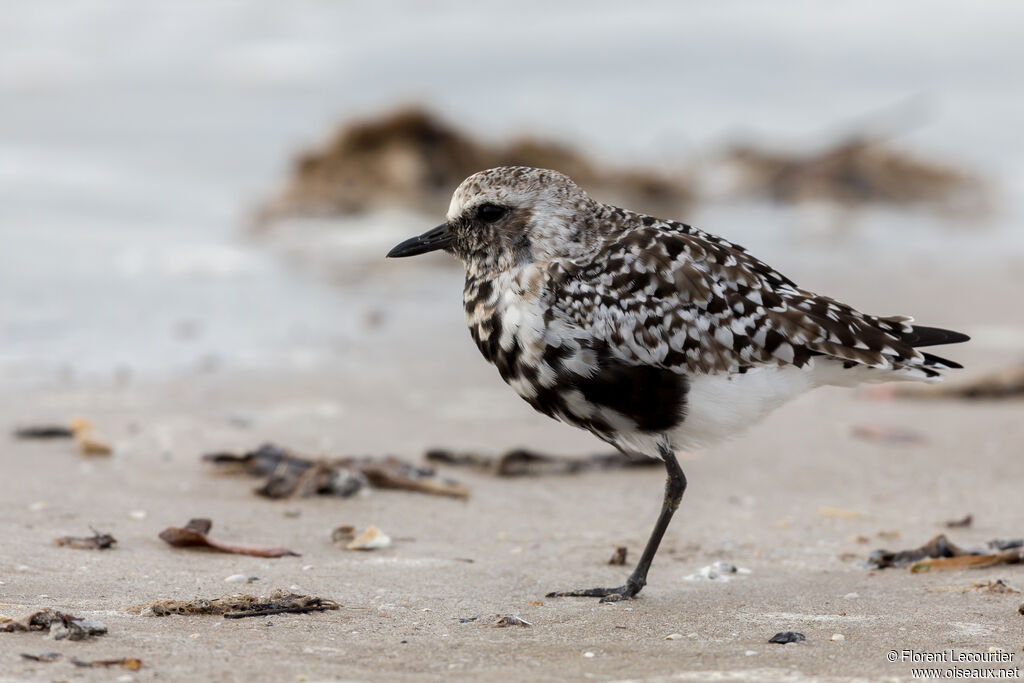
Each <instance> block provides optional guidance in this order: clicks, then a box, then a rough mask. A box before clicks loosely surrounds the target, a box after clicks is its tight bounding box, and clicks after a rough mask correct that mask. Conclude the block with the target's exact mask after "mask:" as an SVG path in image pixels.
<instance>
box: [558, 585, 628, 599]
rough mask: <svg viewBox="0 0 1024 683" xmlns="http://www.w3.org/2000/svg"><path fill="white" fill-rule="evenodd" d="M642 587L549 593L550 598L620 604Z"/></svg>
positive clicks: (625, 586) (626, 586) (586, 589)
mask: <svg viewBox="0 0 1024 683" xmlns="http://www.w3.org/2000/svg"><path fill="white" fill-rule="evenodd" d="M640 588H641V587H640V586H637V585H635V584H631V583H627V584H626V585H624V586H619V587H617V588H584V589H582V590H575V591H554V592H552V593H548V594H547V596H546V597H549V598H601V602H618V601H620V600H629V599H630V598H632V597H634V596H635V595H636V594H637V593H639V592H640Z"/></svg>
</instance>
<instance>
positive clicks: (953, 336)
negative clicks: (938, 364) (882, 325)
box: [900, 325, 971, 367]
mask: <svg viewBox="0 0 1024 683" xmlns="http://www.w3.org/2000/svg"><path fill="white" fill-rule="evenodd" d="M970 339H971V338H970V337H968V336H967V335H966V334H963V333H961V332H954V331H953V330H944V329H942V328H941V327H925V326H923V325H914V328H913V330H911V331H910V332H905V333H904V334H902V335H900V341H902V342H903V343H904V344H909V345H910V346H914V347H918V346H938V345H940V344H960V343H962V342H965V341H970ZM925 356H926V357H927V354H925ZM932 357H933V358H934V357H935V356H932ZM939 360H942V359H941V358H940V359H939ZM942 362H943V363H949V362H950V361H942ZM952 367H960V366H959V365H956V364H955V363H954V364H953V366H952Z"/></svg>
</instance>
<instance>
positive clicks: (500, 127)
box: [0, 0, 1024, 382]
mask: <svg viewBox="0 0 1024 683" xmlns="http://www.w3.org/2000/svg"><path fill="white" fill-rule="evenodd" d="M0 16H2V17H3V20H2V21H0V378H3V379H5V380H6V381H8V382H11V381H39V380H46V379H48V378H52V377H55V376H57V374H58V373H59V372H60V370H61V368H73V369H74V371H75V372H76V373H78V374H84V375H95V374H99V375H103V374H105V373H110V372H113V371H114V370H115V369H117V368H129V369H131V370H133V371H136V372H141V373H144V374H151V373H154V372H165V371H179V370H181V369H184V368H190V367H196V365H197V364H204V363H206V364H209V363H212V362H213V361H211V360H210V359H213V358H216V359H219V361H217V362H219V363H222V364H227V365H240V364H241V365H245V364H252V363H256V364H269V365H273V364H277V363H281V362H296V363H311V364H314V363H316V362H323V361H324V360H328V361H329V359H330V357H331V353H332V352H330V351H326V352H325V351H324V349H337V348H338V346H339V345H342V346H343V345H344V343H345V340H346V339H348V338H350V337H351V336H352V335H354V334H356V333H357V332H356V326H357V324H358V322H357V321H358V319H359V316H360V315H361V314H362V311H363V310H364V309H365V307H366V305H367V304H366V296H367V293H366V292H362V293H360V292H358V291H337V290H332V289H329V288H326V287H324V286H323V285H322V284H320V283H319V282H317V281H314V280H313V279H312V278H309V277H306V276H304V275H303V274H302V273H300V272H296V271H294V270H290V269H289V268H288V267H287V266H285V265H283V264H282V263H280V262H279V260H278V259H277V258H276V257H275V256H274V255H272V254H270V253H267V252H265V251H264V250H261V249H260V248H258V247H256V246H253V245H250V244H247V243H246V242H245V241H244V240H242V239H241V236H240V233H241V225H242V223H243V222H244V221H243V219H244V217H245V213H246V211H247V209H248V208H249V207H251V206H252V204H253V203H254V202H255V200H256V199H257V198H258V197H260V196H262V195H263V194H264V193H265V192H266V191H267V190H268V189H269V188H272V187H273V186H274V185H275V183H276V182H277V181H278V180H279V179H280V178H281V177H283V175H284V174H285V173H286V172H287V163H288V159H289V158H290V157H291V155H292V154H293V153H294V151H295V150H296V149H297V148H299V147H302V146H306V145H309V144H312V143H315V142H316V141H318V140H320V139H321V138H322V137H323V136H324V135H325V134H326V133H327V132H329V131H330V130H331V128H332V126H333V125H334V124H335V123H336V121H337V120H339V119H340V118H343V117H348V116H352V115H355V114H365V113H368V112H372V111H375V110H378V109H380V108H382V107H385V106H387V105H390V104H393V103H396V102H410V101H424V102H427V103H429V104H431V105H432V106H435V107H436V108H438V109H439V110H440V111H442V112H444V113H445V114H446V115H448V116H450V117H451V118H453V119H454V120H456V121H459V122H461V123H464V124H465V125H467V126H468V127H469V128H470V129H472V130H476V131H479V132H480V133H482V134H484V135H487V136H494V137H497V136H502V135H507V134H510V133H515V132H522V131H530V132H539V133H541V134H545V135H550V136H553V137H559V138H563V139H566V140H569V141H572V142H575V143H577V144H580V145H583V146H586V147H587V148H588V149H590V150H592V151H593V153H594V154H596V155H597V156H599V157H602V158H606V159H615V160H617V161H636V160H647V161H666V160H672V161H675V162H678V160H680V159H686V158H689V157H692V156H693V155H696V154H699V153H700V152H701V151H703V150H706V149H708V148H710V147H711V146H713V145H714V144H717V143H719V142H722V141H724V140H726V139H727V138H729V137H730V136H732V135H733V134H734V133H736V132H737V131H748V132H757V131H760V132H763V133H768V134H771V135H772V136H775V137H777V139H779V140H781V141H784V142H792V143H801V144H813V143H815V142H821V141H824V140H826V139H828V138H829V137H830V136H831V135H833V134H834V133H835V132H837V131H839V132H841V131H842V130H843V124H844V122H851V121H853V122H855V121H856V119H857V117H858V116H860V115H861V114H868V113H870V112H872V111H876V110H878V109H879V108H884V107H886V106H889V105H891V104H893V103H896V102H900V101H902V100H904V99H905V98H907V97H908V96H916V97H920V98H923V99H922V101H923V102H924V103H925V109H926V110H927V111H928V112H929V115H928V117H927V122H926V123H927V125H923V126H920V127H913V126H911V129H910V130H909V131H908V132H906V133H905V134H904V135H903V136H902V141H903V142H905V143H906V144H907V145H908V146H912V147H916V148H920V149H922V150H926V151H928V152H929V153H937V154H940V155H943V156H947V157H949V158H952V159H953V160H962V161H963V162H964V163H965V164H967V165H969V166H971V167H976V168H978V169H980V170H981V171H983V172H984V173H986V174H988V175H990V176H991V177H993V178H996V179H997V180H998V182H999V184H1000V188H1001V193H1002V199H1003V211H1002V213H1001V214H1000V217H999V218H998V219H997V220H996V221H995V222H994V224H993V225H992V226H990V227H989V229H987V230H986V231H984V232H980V233H979V232H975V231H972V230H963V231H956V230H952V231H950V230H948V229H946V228H939V229H938V230H939V232H935V230H936V228H935V224H934V223H935V222H934V221H933V220H932V219H931V218H929V217H922V216H909V217H906V216H903V217H901V216H898V215H895V214H891V213H887V214H880V215H879V216H878V221H877V222H876V224H877V226H878V227H877V228H874V229H873V230H874V232H873V233H872V231H871V230H869V231H867V233H868V234H867V235H866V236H865V237H863V238H861V241H859V242H857V241H854V242H852V243H850V244H849V245H848V248H849V249H851V250H854V251H857V250H860V252H861V253H864V254H870V253H873V250H874V246H875V245H877V244H878V243H879V242H880V241H885V243H887V244H889V245H890V246H891V245H893V244H894V243H895V244H896V245H897V246H898V247H899V249H908V250H921V252H922V253H925V254H930V257H931V258H939V257H940V255H942V254H947V253H948V251H949V250H950V249H951V248H952V249H955V250H956V252H957V258H958V259H970V258H972V257H978V258H982V257H985V258H989V257H991V254H992V253H995V252H999V253H1005V252H1007V251H1010V252H1014V253H1018V254H1019V253H1020V251H1021V247H1022V244H1024V238H1022V236H1021V235H1022V232H1024V231H1022V230H1020V228H1019V226H1020V220H1021V218H1024V210H1022V208H1021V207H1022V205H1024V203H1022V202H1021V198H1022V197H1024V139H1022V137H1021V136H1019V135H1016V132H1017V129H1018V128H1019V125H1020V124H1019V122H1020V121H1021V120H1024V92H1022V89H1021V86H1022V83H1021V80H1020V79H1021V77H1020V73H1019V71H1020V70H1019V65H1020V64H1022V63H1024V42H1022V41H1020V40H1019V27H1020V26H1022V25H1024V4H1021V3H1018V2H1015V1H1012V0H1006V1H1004V2H987V3H983V4H981V3H975V4H971V5H969V6H968V5H964V4H963V3H957V2H935V1H928V0H917V1H914V2H904V3H899V4H896V3H881V2H879V3H856V4H848V5H843V6H837V5H834V4H828V5H826V4H824V3H811V2H795V1H790V2H775V3H747V2H738V1H736V0H726V1H720V2H708V3H677V2H668V1H666V2H631V3H628V4H627V5H623V4H622V3H619V2H572V3H550V2H517V3H515V4H514V5H511V4H508V3H504V4H501V5H496V6H489V5H487V4H485V3H471V2H445V3H420V2H415V1H414V0H404V1H402V2H381V3H372V4H371V3H366V4H355V3H337V2H330V1H328V0H304V1H300V2H294V3H280V2H271V1H270V0H260V1H248V2H241V1H238V2H210V1H194V2H167V3H138V2H134V1H133V0H105V1H91V2H90V1H82V2H47V3H41V2H20V1H17V0H5V1H3V2H0ZM896 123H897V126H896V127H900V126H902V125H903V122H899V121H897V122H896ZM910 123H915V122H913V121H911V122H910ZM696 219H698V220H701V221H702V222H703V223H704V224H705V225H707V227H708V228H709V229H710V230H712V231H714V232H721V233H725V234H728V235H729V236H730V238H734V239H737V240H739V241H741V242H752V241H753V242H754V243H757V242H765V241H767V242H770V243H771V244H773V245H775V250H776V251H777V252H778V257H779V258H782V259H787V258H789V259H793V258H797V257H801V258H802V257H805V256H806V254H804V253H803V251H801V250H799V249H797V246H796V245H797V241H796V240H793V241H792V242H790V241H787V240H786V239H785V238H784V237H783V236H784V235H786V234H789V233H787V232H786V231H787V230H788V229H789V228H790V227H791V225H792V223H793V222H794V221H795V219H794V217H793V216H792V214H791V213H789V212H785V211H779V210H775V209H767V208H764V207H760V208H758V207H753V208H752V207H720V206H719V207H714V206H713V207H709V208H707V209H704V210H702V211H701V212H700V213H699V214H698V215H697V216H696ZM704 219H706V220H704ZM712 219H713V220H712ZM894 226H895V227H894ZM763 231H771V232H770V234H771V235H772V237H771V239H770V240H765V239H764V237H763V235H764V232H763ZM979 234H980V235H982V237H981V238H979V237H978V235H979ZM809 248H810V249H813V248H814V247H813V246H812V247H809ZM770 250H771V247H769V251H770ZM757 251H758V253H760V254H763V255H764V256H766V257H773V256H774V255H773V254H771V253H766V252H765V249H763V248H762V249H757ZM892 251H893V250H890V253H891V252H892ZM895 251H897V252H898V251H899V250H898V249H897V250H895ZM798 252H799V253H798ZM821 252H822V253H825V254H827V253H833V255H834V254H835V252H834V251H832V252H829V250H825V249H822V250H821ZM943 258H947V259H948V255H947V256H944V257H943Z"/></svg>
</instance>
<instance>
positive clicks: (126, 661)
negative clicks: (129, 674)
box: [68, 657, 142, 671]
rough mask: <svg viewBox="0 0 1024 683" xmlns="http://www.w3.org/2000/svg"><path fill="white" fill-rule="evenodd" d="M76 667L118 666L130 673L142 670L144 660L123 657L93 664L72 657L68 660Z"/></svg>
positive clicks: (102, 667) (100, 660)
mask: <svg viewBox="0 0 1024 683" xmlns="http://www.w3.org/2000/svg"><path fill="white" fill-rule="evenodd" d="M68 661H69V662H71V663H72V664H74V665H75V666H78V667H81V668H83V669H109V668H110V667H112V666H117V667H120V668H122V669H128V670H129V671H138V670H139V669H141V668H142V660H141V659H138V658H137V657H121V658H120V659H94V660H92V661H91V662H89V661H86V660H84V659H79V658H78V657H72V658H71V659H69V660H68Z"/></svg>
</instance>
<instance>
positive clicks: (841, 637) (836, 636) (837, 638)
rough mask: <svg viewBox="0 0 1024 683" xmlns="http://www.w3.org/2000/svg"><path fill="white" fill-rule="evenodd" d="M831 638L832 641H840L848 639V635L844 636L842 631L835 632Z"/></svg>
mask: <svg viewBox="0 0 1024 683" xmlns="http://www.w3.org/2000/svg"><path fill="white" fill-rule="evenodd" d="M829 640H831V641H832V642H839V641H840V640H846V636H844V635H843V634H842V633H833V634H832V637H831V638H829Z"/></svg>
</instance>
